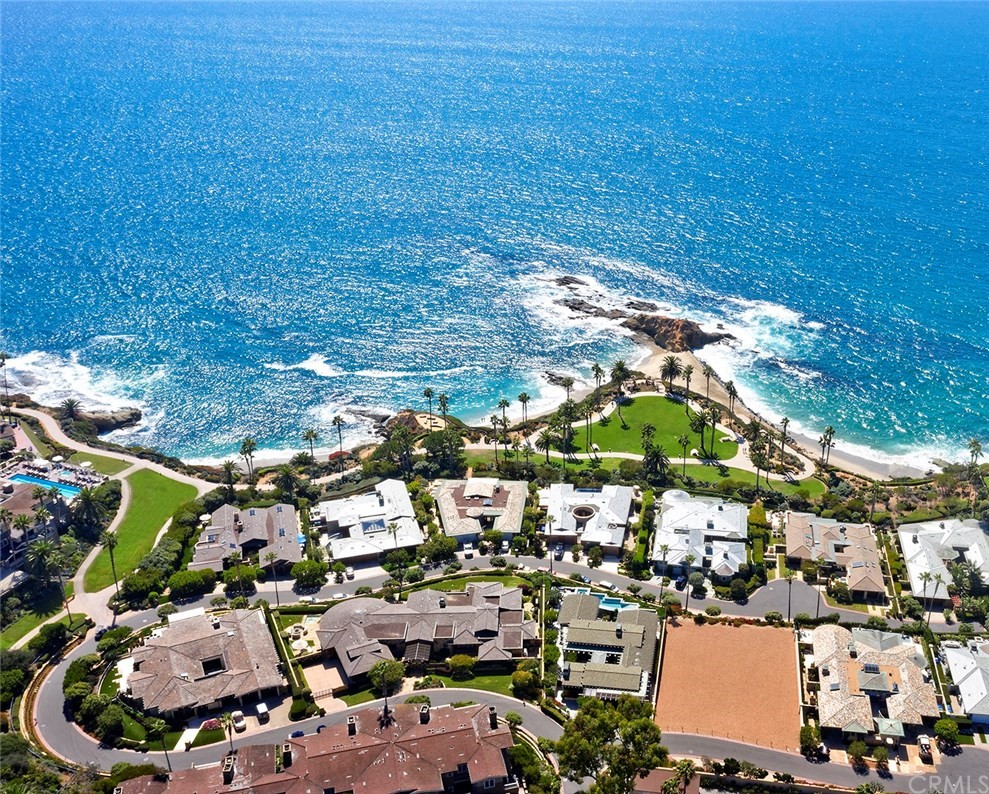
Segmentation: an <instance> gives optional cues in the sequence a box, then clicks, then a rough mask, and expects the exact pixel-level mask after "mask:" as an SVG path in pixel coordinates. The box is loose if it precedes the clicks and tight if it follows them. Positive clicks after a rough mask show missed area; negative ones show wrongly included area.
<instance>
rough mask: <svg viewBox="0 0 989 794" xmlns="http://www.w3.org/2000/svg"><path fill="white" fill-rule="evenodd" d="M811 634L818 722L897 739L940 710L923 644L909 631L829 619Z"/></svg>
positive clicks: (853, 733) (850, 733) (847, 732)
mask: <svg viewBox="0 0 989 794" xmlns="http://www.w3.org/2000/svg"><path fill="white" fill-rule="evenodd" d="M806 634H807V635H809V640H810V645H811V647H812V664H814V665H816V667H817V670H818V673H819V680H820V691H819V692H818V693H817V711H818V716H819V722H820V726H821V727H822V728H830V729H833V730H836V731H841V732H842V734H843V735H844V736H845V737H846V738H866V737H868V736H874V737H876V738H878V739H880V740H887V739H891V740H893V741H894V742H898V741H899V740H900V739H902V738H903V737H904V736H905V735H906V730H907V729H909V728H912V729H919V728H920V727H921V726H923V725H925V724H926V723H925V721H927V722H931V721H933V720H935V719H937V717H938V716H939V710H938V704H937V697H936V695H935V692H934V687H933V686H932V685H931V683H930V682H929V681H928V678H929V675H925V673H926V670H927V659H926V657H925V656H924V651H923V648H921V646H920V645H918V644H916V643H915V642H913V640H911V639H910V638H909V637H905V636H903V635H900V634H894V633H891V632H885V631H878V630H875V629H852V630H851V631H849V630H848V629H845V628H842V627H841V626H835V625H831V624H826V625H823V626H818V627H817V628H815V629H814V630H813V631H811V632H807V633H806Z"/></svg>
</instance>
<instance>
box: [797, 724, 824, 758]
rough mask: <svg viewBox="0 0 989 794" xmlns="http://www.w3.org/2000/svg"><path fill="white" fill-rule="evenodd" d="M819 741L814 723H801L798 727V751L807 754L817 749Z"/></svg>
mask: <svg viewBox="0 0 989 794" xmlns="http://www.w3.org/2000/svg"><path fill="white" fill-rule="evenodd" d="M820 743H821V735H820V733H818V730H817V727H816V726H814V725H802V726H801V727H800V752H801V753H803V754H804V755H808V754H810V753H812V752H814V750H816V749H817V746H818V745H819V744H820Z"/></svg>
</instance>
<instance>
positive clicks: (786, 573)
mask: <svg viewBox="0 0 989 794" xmlns="http://www.w3.org/2000/svg"><path fill="white" fill-rule="evenodd" d="M794 577H796V574H795V573H794V572H793V571H792V570H791V569H790V568H789V567H785V568H784V569H783V578H784V579H786V622H787V623H789V622H790V602H791V599H790V593H791V592H792V591H793V579H794Z"/></svg>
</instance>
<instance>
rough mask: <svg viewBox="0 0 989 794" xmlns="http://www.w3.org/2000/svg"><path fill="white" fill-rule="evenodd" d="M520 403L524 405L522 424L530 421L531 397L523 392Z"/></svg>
mask: <svg viewBox="0 0 989 794" xmlns="http://www.w3.org/2000/svg"><path fill="white" fill-rule="evenodd" d="M519 402H520V403H522V423H523V424H525V423H526V422H528V421H529V395H528V394H526V393H525V392H522V393H521V394H520V395H519Z"/></svg>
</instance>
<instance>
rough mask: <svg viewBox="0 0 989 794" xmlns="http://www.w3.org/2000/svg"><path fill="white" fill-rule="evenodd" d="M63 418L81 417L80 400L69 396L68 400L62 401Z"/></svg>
mask: <svg viewBox="0 0 989 794" xmlns="http://www.w3.org/2000/svg"><path fill="white" fill-rule="evenodd" d="M60 408H61V412H62V418H63V419H78V418H79V408H80V405H79V401H78V400H76V399H75V398H73V397H69V399H67V400H63V401H62V405H61V406H60Z"/></svg>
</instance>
